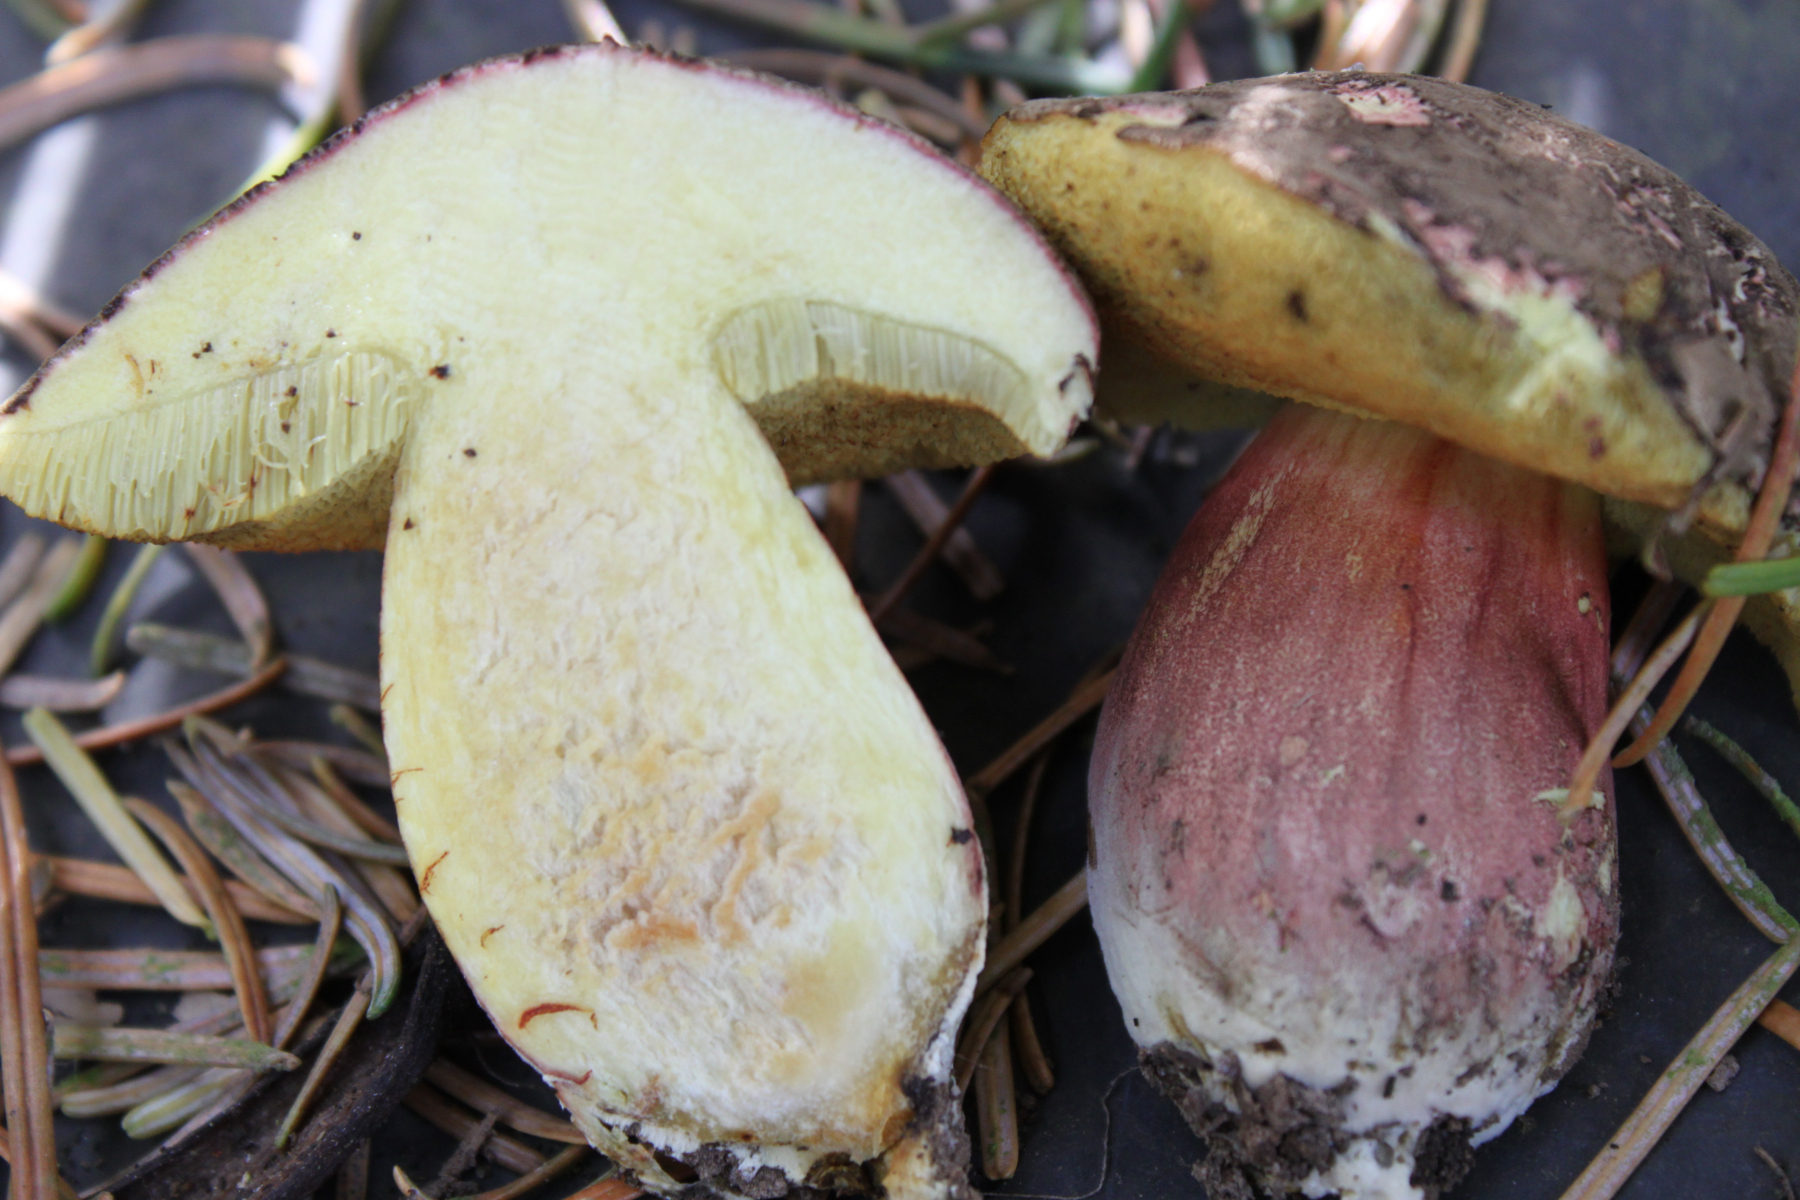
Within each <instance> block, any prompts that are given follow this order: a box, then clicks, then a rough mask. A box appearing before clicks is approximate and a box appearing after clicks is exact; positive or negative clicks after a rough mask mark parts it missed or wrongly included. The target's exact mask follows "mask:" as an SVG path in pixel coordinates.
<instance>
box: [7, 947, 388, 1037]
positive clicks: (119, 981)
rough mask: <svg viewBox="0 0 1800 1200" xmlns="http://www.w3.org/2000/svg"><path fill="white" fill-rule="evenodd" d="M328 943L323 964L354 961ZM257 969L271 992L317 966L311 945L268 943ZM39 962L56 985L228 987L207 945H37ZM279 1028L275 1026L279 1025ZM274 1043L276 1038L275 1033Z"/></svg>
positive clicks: (225, 968) (221, 962) (227, 974)
mask: <svg viewBox="0 0 1800 1200" xmlns="http://www.w3.org/2000/svg"><path fill="white" fill-rule="evenodd" d="M360 957H361V956H360V953H357V954H356V955H354V956H351V955H347V954H345V953H343V952H342V951H338V950H336V949H334V948H330V947H328V953H327V959H328V961H327V962H326V963H325V964H324V968H325V969H329V968H331V967H332V966H334V965H335V966H337V967H344V966H348V965H350V964H351V963H354V962H356V961H359V959H360ZM256 965H257V969H258V970H259V971H261V972H262V976H263V984H264V986H265V987H267V988H268V989H269V991H271V992H281V991H285V990H289V989H291V988H292V987H293V986H294V984H293V981H294V980H295V979H297V978H302V977H304V976H307V975H309V974H311V973H312V972H313V970H314V969H315V968H317V967H319V964H318V963H317V962H316V961H315V956H314V955H313V948H312V947H311V946H270V947H265V948H264V949H261V950H258V951H257V952H256ZM38 967H39V970H40V972H41V973H42V975H43V978H44V982H45V983H46V984H48V985H49V986H51V987H59V988H95V989H98V990H101V991H106V990H111V989H119V990H130V991H147V992H211V991H220V992H222V991H229V990H230V989H231V967H230V964H228V963H227V962H226V961H225V956H224V955H223V954H219V953H216V952H214V951H211V950H40V951H39V952H38ZM278 1032H279V1031H278ZM276 1040H277V1043H279V1041H280V1039H279V1037H277V1039H276Z"/></svg>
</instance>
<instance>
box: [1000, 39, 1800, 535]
mask: <svg viewBox="0 0 1800 1200" xmlns="http://www.w3.org/2000/svg"><path fill="white" fill-rule="evenodd" d="M979 169H980V170H981V172H982V174H983V175H984V176H985V177H986V178H988V179H989V180H990V181H992V182H993V183H994V184H995V185H996V186H998V187H999V188H1000V189H1001V190H1002V191H1004V192H1006V193H1007V194H1008V195H1009V196H1011V197H1012V198H1013V199H1014V200H1015V201H1016V202H1018V203H1019V204H1020V206H1021V207H1023V208H1024V209H1025V210H1026V212H1028V213H1029V214H1030V215H1031V216H1032V217H1033V219H1035V220H1036V221H1037V222H1038V223H1039V224H1040V225H1041V226H1042V227H1043V228H1044V229H1045V231H1046V232H1047V233H1048V234H1049V236H1050V239H1051V241H1052V243H1053V244H1055V245H1056V246H1057V247H1058V248H1059V249H1061V250H1062V251H1063V253H1064V254H1065V255H1066V256H1067V257H1068V258H1069V259H1070V261H1071V262H1072V263H1073V264H1074V265H1075V266H1076V268H1077V270H1078V271H1079V272H1080V273H1081V275H1082V276H1083V278H1084V280H1085V281H1086V282H1087V283H1088V285H1089V287H1090V288H1091V289H1092V291H1093V293H1094V296H1095V300H1096V303H1097V304H1098V306H1099V308H1100V310H1101V314H1102V320H1103V322H1104V323H1105V326H1106V329H1107V332H1108V336H1109V337H1113V336H1118V337H1121V338H1123V339H1125V340H1128V341H1132V342H1137V343H1141V344H1142V345H1143V346H1145V347H1147V348H1148V349H1149V350H1150V351H1152V352H1154V353H1155V354H1157V355H1159V356H1161V357H1163V358H1165V359H1167V360H1169V361H1170V362H1172V363H1174V364H1176V365H1177V366H1178V367H1180V368H1182V369H1185V370H1187V371H1190V372H1193V373H1195V374H1197V375H1201V376H1204V377H1206V378H1208V379H1213V380H1219V381H1222V382H1224V383H1227V384H1233V385H1237V386H1240V387H1250V388H1257V389H1261V390H1263V391H1267V392H1272V393H1275V394H1278V395H1283V396H1289V397H1293V398H1297V399H1301V400H1307V401H1311V402H1314V403H1319V404H1324V405H1327V406H1330V407H1337V408H1343V409H1346V410H1349V411H1352V412H1357V413H1360V414H1363V415H1374V416H1382V417H1388V418H1392V419H1395V420H1401V421H1406V422H1408V423H1411V424H1415V425H1418V426H1421V427H1423V428H1426V429H1429V430H1431V431H1432V432H1435V433H1437V434H1439V435H1441V436H1443V437H1447V438H1450V439H1451V440H1454V441H1457V442H1459V443H1461V444H1463V445H1466V446H1468V447H1470V448H1472V449H1475V450H1478V451H1480V452H1482V453H1485V454H1488V455H1491V456H1493V457H1495V458H1499V459H1502V460H1505V461H1509V462H1513V463H1516V464H1518V465H1521V466H1526V467H1529V468H1531V469H1534V470H1540V471H1545V472H1549V473H1552V474H1556V475H1559V476H1562V477H1564V478H1567V479H1571V480H1574V481H1577V482H1580V483H1584V484H1587V485H1588V486H1590V487H1593V488H1594V489H1596V490H1598V491H1600V492H1603V493H1607V494H1611V495H1616V496H1621V497H1624V498H1627V499H1630V500H1635V501H1640V502H1644V503H1647V504H1651V505H1655V506H1658V507H1661V508H1664V509H1683V508H1686V507H1687V506H1688V505H1689V504H1690V503H1691V502H1693V501H1695V500H1696V499H1698V498H1699V497H1698V495H1697V494H1698V493H1705V495H1704V505H1703V507H1702V508H1701V509H1700V518H1701V520H1702V522H1703V523H1704V524H1707V525H1709V526H1710V527H1712V528H1714V529H1716V530H1717V531H1718V532H1719V533H1720V534H1722V535H1724V536H1730V534H1732V533H1733V532H1735V531H1736V530H1737V529H1739V528H1741V526H1742V523H1743V521H1744V520H1745V519H1746V516H1747V512H1748V493H1747V491H1746V489H1745V486H1744V483H1745V481H1746V480H1751V479H1754V478H1755V477H1756V476H1757V475H1758V473H1759V471H1760V469H1761V467H1762V465H1763V464H1764V463H1765V462H1766V452H1767V447H1768V444H1769V441H1770V439H1771V438H1772V436H1773V431H1774V425H1775V418H1776V414H1777V412H1778V410H1779V407H1780V403H1781V400H1782V398H1784V397H1785V395H1786V389H1787V378H1788V372H1789V369H1790V367H1791V364H1792V363H1793V361H1794V354H1795V348H1796V337H1797V332H1796V329H1797V326H1796V320H1797V317H1796V314H1797V311H1800V288H1797V287H1796V284H1795V282H1794V279H1793V277H1792V276H1791V275H1789V274H1788V272H1787V271H1785V270H1784V269H1783V268H1782V267H1781V265H1780V264H1779V263H1778V262H1777V261H1776V260H1775V258H1774V256H1773V255H1772V254H1771V253H1770V252H1769V251H1768V249H1767V248H1766V247H1764V246H1763V245H1762V243H1761V242H1759V241H1757V239H1756V238H1755V237H1753V236H1752V235H1751V234H1749V233H1748V232H1747V231H1746V230H1744V229H1743V228H1742V227H1741V226H1739V225H1738V224H1736V223H1735V222H1734V221H1732V220H1731V219H1730V218H1729V217H1728V216H1726V215H1725V214H1724V213H1723V212H1722V211H1720V210H1719V209H1718V208H1717V207H1716V206H1714V205H1713V204H1711V203H1710V202H1708V201H1707V200H1706V199H1705V198H1704V197H1702V196H1701V195H1700V194H1699V193H1697V192H1696V191H1694V190H1693V189H1692V188H1691V187H1689V186H1688V185H1687V184H1685V183H1683V182H1682V181H1681V180H1680V179H1679V178H1677V177H1676V176H1675V175H1674V174H1673V173H1672V172H1670V171H1668V170H1667V169H1665V168H1663V167H1661V166H1659V165H1657V164H1656V163H1654V162H1652V161H1651V160H1649V159H1648V158H1646V157H1644V156H1643V155H1642V154H1639V153H1637V152H1636V151H1634V150H1631V149H1629V148H1627V147H1624V146H1621V145H1619V144H1618V143H1616V142H1613V141H1610V140H1608V139H1607V138H1604V137H1602V136H1600V135H1599V134H1597V133H1594V132H1593V131H1592V130H1589V129H1586V128H1584V127H1582V126H1580V125H1577V124H1575V123H1573V122H1571V121H1568V120H1565V119H1563V118H1561V117H1558V116H1556V115H1555V114H1553V113H1550V112H1547V111H1545V110H1544V109H1542V108H1540V107H1539V106H1537V105H1534V104H1529V103H1525V102H1523V101H1519V100H1515V99H1512V98H1510V97H1507V96H1502V95H1497V94H1495V93H1492V92H1486V91H1482V90H1481V89H1478V88H1473V87H1469V86H1466V85H1463V84H1456V83H1450V82H1447V81H1444V80H1438V79H1429V78H1421V77H1414V76H1404V75H1383V74H1370V73H1365V72H1361V71H1344V72H1335V73H1313V74H1301V75H1286V76H1280V77H1276V78H1271V79H1258V80H1249V81H1244V82H1237V83H1225V84H1217V85H1213V86H1210V87H1205V88H1200V89H1197V90H1194V91H1188V92H1178V93H1171V94H1167V95H1149V96H1127V97H1119V98H1114V99H1105V100H1038V101H1032V102H1030V103H1027V104H1024V105H1021V106H1019V107H1018V108H1016V109H1014V110H1013V111H1012V112H1011V113H1009V114H1007V115H1006V116H1004V117H1002V118H1001V120H1000V121H999V122H998V123H997V124H996V125H995V127H994V128H993V130H992V131H991V132H990V133H989V134H988V137H987V139H986V141H985V142H984V144H983V155H982V161H981V164H980V168H979ZM1102 382H1103V385H1104V382H1105V381H1104V379H1103V381H1102ZM1169 394H1170V397H1171V398H1170V400H1169V401H1168V402H1167V404H1166V405H1165V406H1164V407H1163V409H1162V411H1160V412H1154V411H1147V410H1146V408H1145V406H1144V405H1143V404H1142V403H1140V404H1139V405H1138V412H1137V413H1136V414H1135V415H1136V416H1138V417H1139V419H1146V418H1149V419H1156V418H1161V419H1174V420H1177V421H1183V422H1204V421H1205V420H1206V418H1205V416H1204V414H1194V415H1189V414H1187V413H1184V412H1183V411H1182V408H1183V401H1181V400H1180V399H1179V396H1178V393H1169ZM1102 400H1103V402H1104V400H1105V393H1104V391H1103V393H1102Z"/></svg>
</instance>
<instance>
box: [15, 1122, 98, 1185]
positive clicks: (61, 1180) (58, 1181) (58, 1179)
mask: <svg viewBox="0 0 1800 1200" xmlns="http://www.w3.org/2000/svg"><path fill="white" fill-rule="evenodd" d="M12 1153H13V1152H12V1135H11V1134H9V1133H8V1132H7V1131H6V1130H5V1129H0V1161H4V1162H5V1163H6V1164H7V1165H8V1166H11V1165H12V1161H13V1156H12ZM56 1194H57V1196H58V1198H59V1200H81V1197H80V1195H79V1194H78V1193H77V1192H76V1191H75V1189H74V1188H72V1187H70V1186H69V1182H68V1180H66V1179H64V1178H63V1177H62V1176H61V1175H58V1176H57V1177H56Z"/></svg>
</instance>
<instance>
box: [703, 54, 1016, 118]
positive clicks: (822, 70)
mask: <svg viewBox="0 0 1800 1200" xmlns="http://www.w3.org/2000/svg"><path fill="white" fill-rule="evenodd" d="M719 57H721V58H722V59H724V60H725V61H726V62H729V63H735V64H736V65H738V66H741V67H749V68H750V69H751V70H753V71H767V72H768V73H769V74H771V75H781V76H784V77H786V78H788V79H794V80H798V81H799V82H801V83H811V84H815V85H818V86H822V87H829V86H830V85H831V84H832V83H833V82H834V81H836V82H840V83H845V84H853V85H855V86H857V87H872V88H879V89H880V90H881V91H883V92H886V93H887V94H888V95H889V96H892V97H893V98H894V99H895V100H896V101H898V102H900V103H902V104H914V105H917V106H918V107H920V108H922V109H924V110H925V111H927V112H929V113H931V114H933V115H934V116H938V117H942V118H943V119H944V120H946V121H951V122H954V123H955V124H956V126H957V128H959V129H960V130H962V132H963V133H964V134H965V135H967V136H969V137H972V138H975V139H977V140H979V139H980V138H981V136H982V135H983V134H985V133H986V132H987V123H986V122H985V121H978V120H974V119H973V118H971V117H970V116H969V115H968V114H967V113H965V112H964V111H963V110H962V107H961V106H960V105H958V104H957V103H956V101H954V100H952V99H951V98H950V97H948V96H946V95H944V93H942V92H940V91H938V90H937V89H936V88H934V87H932V86H931V85H930V84H928V83H926V82H925V81H923V80H921V79H919V78H917V77H915V76H912V75H908V74H906V73H905V72H903V71H895V70H893V69H891V68H889V67H883V66H878V65H876V64H874V63H871V62H867V61H865V60H863V59H860V58H852V57H850V56H849V55H847V54H831V53H828V52H826V51H821V50H802V49H798V48H794V47H787V46H783V47H780V48H775V49H757V50H733V51H730V52H729V53H726V54H722V55H720V56H719Z"/></svg>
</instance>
